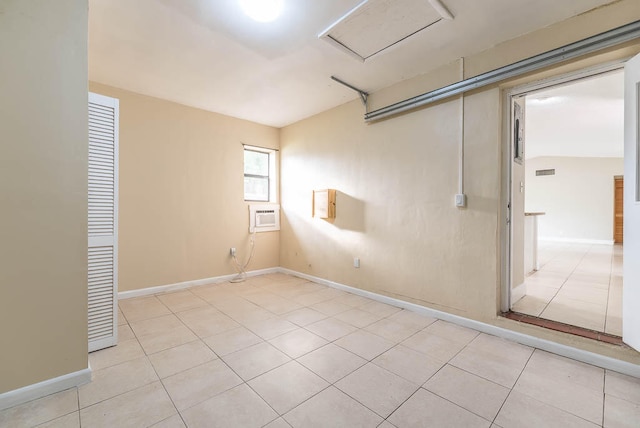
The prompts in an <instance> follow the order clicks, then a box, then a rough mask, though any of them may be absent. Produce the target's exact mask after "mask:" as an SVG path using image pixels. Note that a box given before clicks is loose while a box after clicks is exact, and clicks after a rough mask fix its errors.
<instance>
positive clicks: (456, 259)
mask: <svg viewBox="0 0 640 428" xmlns="http://www.w3.org/2000/svg"><path fill="white" fill-rule="evenodd" d="M636 19H640V9H638V8H637V2H634V1H624V0H623V1H621V2H618V3H615V4H614V5H612V6H609V7H604V8H600V9H597V10H595V11H592V12H590V13H587V14H583V15H580V16H578V17H576V18H573V19H571V20H568V21H565V22H563V23H560V24H558V25H554V26H551V27H548V28H546V29H543V30H540V31H538V32H535V33H532V34H530V35H526V36H523V37H521V38H519V39H517V40H514V41H510V42H507V43H505V44H503V45H499V46H496V47H495V48H492V49H491V50H489V51H486V52H483V53H481V54H478V55H476V56H474V57H472V58H466V59H465V61H464V62H465V66H466V72H465V76H467V77H468V76H471V75H474V74H477V73H480V72H482V71H487V70H490V69H493V68H496V67H499V66H501V65H506V64H508V63H510V62H513V61H516V60H519V59H523V58H526V57H529V56H531V55H534V54H537V53H541V52H544V51H547V50H549V49H552V48H555V47H558V46H560V45H562V44H566V43H569V42H572V41H577V40H580V39H582V38H584V37H587V36H590V35H593V34H596V33H599V32H602V31H605V30H608V29H611V28H614V27H617V26H620V25H623V24H626V23H628V22H631V21H633V20H636ZM639 49H640V46H639V45H638V44H637V43H636V44H635V45H633V46H626V47H625V50H617V51H615V52H607V53H604V54H602V55H597V56H592V57H590V58H587V59H585V60H581V61H580V62H573V63H571V64H568V65H564V66H562V67H557V68H555V69H554V70H546V71H545V72H544V73H542V72H541V73H538V74H537V75H535V76H533V75H530V76H527V77H526V78H521V79H518V80H517V81H515V80H514V81H512V82H505V84H504V85H501V87H500V88H498V87H489V88H486V89H483V90H479V91H474V92H472V93H468V94H466V95H465V98H464V146H465V163H464V175H465V193H466V194H467V197H468V207H467V208H465V209H459V208H456V207H455V206H454V195H455V193H457V186H458V146H459V143H460V139H461V138H462V132H461V123H462V121H463V119H462V118H463V116H462V114H461V112H462V107H461V105H462V104H461V101H460V99H459V98H452V99H449V100H445V101H442V102H439V103H436V104H434V105H431V106H428V107H426V108H422V109H418V110H415V111H413V112H410V113H406V114H402V115H399V116H396V117H394V118H392V119H389V120H384V121H380V122H376V123H370V124H366V123H364V121H363V113H364V109H363V107H362V105H361V104H360V103H359V101H353V102H351V103H348V104H345V105H343V106H340V107H337V108H335V109H332V110H330V111H327V112H324V113H321V114H319V115H316V116H314V117H311V118H309V119H306V120H303V121H301V122H298V123H296V124H293V125H291V126H288V127H285V128H284V129H283V130H282V132H281V150H282V158H281V167H282V169H281V192H282V200H283V230H282V233H281V241H282V244H281V260H280V262H281V265H282V266H283V267H285V268H290V269H293V270H296V271H300V272H304V273H308V274H311V275H315V276H318V277H321V278H325V279H329V280H332V281H336V282H339V283H343V284H347V285H350V286H354V287H358V288H361V289H364V290H369V291H374V292H377V293H381V294H384V295H388V296H392V297H396V298H399V299H402V300H406V301H410V302H415V303H419V304H422V305H424V306H428V307H431V308H435V309H440V310H444V311H447V312H450V313H454V314H459V315H462V316H465V317H469V318H472V319H476V320H480V321H484V322H488V323H491V324H495V325H498V326H501V327H505V328H508V329H512V330H517V331H521V332H524V333H527V334H532V335H535V336H538V337H541V338H544V339H548V340H554V341H558V342H560V343H564V344H568V345H572V346H577V347H580V348H583V349H587V350H590V351H593V352H599V353H602V354H604V355H610V356H615V357H617V358H622V359H626V360H628V361H634V362H636V363H639V362H640V356H639V355H638V354H637V353H635V352H633V351H629V350H623V349H620V348H619V347H614V346H610V345H606V344H600V343H594V342H592V341H588V340H583V339H581V338H576V337H573V336H570V335H565V334H562V333H558V332H553V331H550V330H545V329H541V328H539V327H535V326H526V325H521V324H519V323H516V322H513V321H510V320H505V319H502V318H499V317H498V315H497V314H498V309H499V305H498V302H499V299H500V296H501V293H500V287H501V278H500V272H501V261H500V252H501V246H502V242H503V241H502V238H503V236H504V233H505V231H506V227H502V225H503V223H504V224H506V222H503V220H504V219H503V218H501V215H502V214H501V211H502V207H503V206H506V197H505V191H506V187H505V185H504V184H503V183H504V180H503V179H502V177H503V176H502V171H503V167H504V162H503V159H504V157H503V153H504V150H505V147H506V146H505V144H506V143H503V141H502V139H503V130H502V126H503V123H502V122H503V114H504V106H503V100H504V92H503V91H501V89H502V88H508V87H512V86H514V85H516V84H522V83H527V82H530V81H532V80H535V79H539V78H542V77H545V76H548V75H553V74H559V73H562V72H567V71H571V70H576V69H580V68H583V67H586V66H587V65H592V64H594V63H599V62H603V61H605V60H610V59H615V58H623V57H625V56H627V55H628V54H630V53H634V52H637V51H638V50H639ZM460 75H461V64H460V62H458V63H454V64H450V65H448V66H445V67H442V68H440V69H438V70H435V71H433V72H432V73H429V74H426V75H423V76H420V77H417V78H415V79H412V80H410V81H406V82H403V83H400V84H398V85H396V86H393V87H391V88H387V89H384V90H382V91H380V92H377V93H374V94H373V95H372V97H371V100H372V103H373V105H374V106H373V108H379V107H382V106H383V105H385V104H387V103H390V102H394V101H399V100H402V99H404V98H407V97H408V96H412V95H418V94H420V93H423V92H426V91H428V90H431V89H435V88H437V87H440V86H442V85H445V84H447V83H452V82H454V81H456V80H458V79H459V77H460ZM323 188H335V189H337V190H338V192H339V193H338V198H337V206H336V213H337V214H336V219H335V221H334V222H333V223H330V222H326V221H322V220H319V219H315V218H312V217H311V194H312V190H314V189H323ZM354 257H359V258H360V259H361V267H360V268H359V269H356V268H354V267H353V258H354Z"/></svg>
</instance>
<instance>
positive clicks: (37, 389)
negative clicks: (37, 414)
mask: <svg viewBox="0 0 640 428" xmlns="http://www.w3.org/2000/svg"><path fill="white" fill-rule="evenodd" d="M89 382H91V369H90V368H86V369H84V370H79V371H77V372H73V373H69V374H66V375H63V376H58V377H55V378H53V379H48V380H45V381H43V382H38V383H34V384H33V385H28V386H25V387H23V388H19V389H14V390H13V391H9V392H5V393H3V394H0V410H4V409H8V408H9V407H13V406H17V405H19V404H23V403H26V402H28V401H32V400H36V399H38V398H42V397H45V396H47V395H51V394H55V393H56V392H60V391H64V390H65V389H69V388H74V387H76V386H80V385H84V384H85V383H89Z"/></svg>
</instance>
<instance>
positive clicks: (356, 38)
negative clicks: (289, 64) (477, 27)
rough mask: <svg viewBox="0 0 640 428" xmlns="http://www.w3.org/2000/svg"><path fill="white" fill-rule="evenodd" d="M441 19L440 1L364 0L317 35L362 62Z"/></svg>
mask: <svg viewBox="0 0 640 428" xmlns="http://www.w3.org/2000/svg"><path fill="white" fill-rule="evenodd" d="M443 19H453V16H452V15H451V13H450V12H449V11H448V10H447V8H446V7H445V6H444V5H443V4H442V2H441V1H440V0H365V1H363V2H362V3H360V4H359V5H358V6H356V7H355V8H353V9H352V10H351V11H350V12H348V13H347V14H346V15H345V16H343V17H342V18H340V19H339V20H338V21H336V22H335V23H334V24H332V25H331V26H330V27H329V28H328V29H326V30H325V31H324V32H322V33H321V34H319V35H318V37H319V38H321V39H323V40H326V41H328V42H329V43H331V44H332V45H334V46H335V47H337V48H339V49H341V50H343V51H345V52H346V53H348V54H350V55H351V56H354V57H356V58H358V59H359V60H361V61H363V62H364V61H365V60H366V59H368V58H371V57H372V56H374V55H376V54H378V53H380V52H382V51H384V50H385V49H388V48H390V47H391V46H393V45H395V44H397V43H400V42H402V41H403V40H405V39H407V38H409V37H410V36H412V35H414V34H416V33H418V32H420V31H422V30H424V29H426V28H428V27H430V26H431V25H433V24H435V23H437V22H439V21H441V20H443Z"/></svg>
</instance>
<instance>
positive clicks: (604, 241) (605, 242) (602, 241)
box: [538, 236, 613, 245]
mask: <svg viewBox="0 0 640 428" xmlns="http://www.w3.org/2000/svg"><path fill="white" fill-rule="evenodd" d="M538 241H545V242H564V243H567V244H597V245H613V239H576V238H554V237H552V236H541V237H539V238H538Z"/></svg>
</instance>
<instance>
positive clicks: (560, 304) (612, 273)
mask: <svg viewBox="0 0 640 428" xmlns="http://www.w3.org/2000/svg"><path fill="white" fill-rule="evenodd" d="M538 260H539V263H540V270H538V271H537V272H535V273H533V274H532V275H529V276H528V277H527V278H526V279H525V283H526V287H527V294H526V296H525V297H523V298H522V299H520V300H519V301H518V302H516V303H515V304H514V305H513V307H512V310H513V311H515V312H519V313H523V314H527V315H533V316H538V317H540V318H545V319H550V320H554V321H559V322H562V323H565V324H571V325H575V326H578V327H584V328H587V329H590V330H595V331H601V332H605V333H609V334H613V335H616V336H622V245H597V244H565V243H552V242H541V243H540V246H539V248H538ZM639 426H640V424H639Z"/></svg>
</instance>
